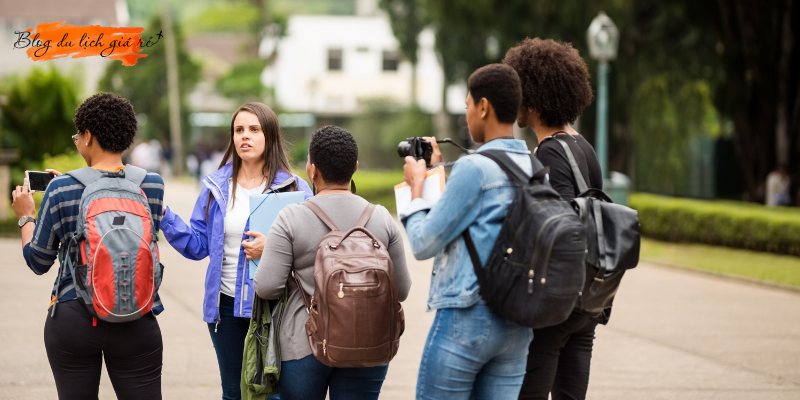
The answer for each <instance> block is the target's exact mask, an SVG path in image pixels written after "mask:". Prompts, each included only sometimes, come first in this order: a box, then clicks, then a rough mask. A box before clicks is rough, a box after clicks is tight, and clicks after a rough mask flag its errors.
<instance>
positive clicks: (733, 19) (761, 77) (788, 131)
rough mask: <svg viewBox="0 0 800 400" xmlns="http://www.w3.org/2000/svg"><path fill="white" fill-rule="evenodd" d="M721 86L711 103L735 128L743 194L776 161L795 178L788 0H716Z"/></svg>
mask: <svg viewBox="0 0 800 400" xmlns="http://www.w3.org/2000/svg"><path fill="white" fill-rule="evenodd" d="M717 7H718V10H716V11H717V12H715V13H713V14H712V17H713V18H711V21H709V22H711V23H715V24H714V25H712V26H715V27H716V28H717V32H718V36H717V37H718V39H719V43H720V47H719V50H720V51H719V57H720V59H721V60H722V62H723V64H724V70H723V71H722V72H723V73H724V80H725V82H724V84H721V85H718V86H717V87H716V89H717V90H716V104H717V107H718V108H719V109H720V111H721V112H722V113H723V114H724V115H726V116H728V117H729V118H730V119H731V120H732V121H733V125H734V129H735V132H736V135H735V141H736V148H737V155H738V156H739V158H740V159H741V165H742V170H743V174H744V181H745V185H746V188H747V193H748V197H749V198H750V199H752V200H756V199H758V198H759V196H758V194H759V192H760V190H759V186H761V185H762V183H763V182H764V179H765V178H766V175H767V174H768V173H769V172H770V171H771V170H772V169H773V168H775V166H776V165H777V164H778V163H785V164H787V165H788V166H789V170H790V171H791V173H792V177H793V181H794V182H795V190H796V189H797V182H798V180H800V41H798V40H797V38H798V37H800V32H799V31H800V9H799V7H798V5H797V4H795V2H793V1H792V0H776V1H768V2H754V1H745V0H733V1H722V0H720V1H718V2H717Z"/></svg>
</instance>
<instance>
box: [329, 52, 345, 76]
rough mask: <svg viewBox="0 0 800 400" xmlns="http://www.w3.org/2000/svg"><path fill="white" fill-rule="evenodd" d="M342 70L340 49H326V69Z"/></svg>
mask: <svg viewBox="0 0 800 400" xmlns="http://www.w3.org/2000/svg"><path fill="white" fill-rule="evenodd" d="M341 70H342V49H328V71H341Z"/></svg>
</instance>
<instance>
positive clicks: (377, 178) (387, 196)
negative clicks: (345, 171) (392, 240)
mask: <svg viewBox="0 0 800 400" xmlns="http://www.w3.org/2000/svg"><path fill="white" fill-rule="evenodd" d="M353 181H355V183H356V192H357V193H358V195H359V196H361V197H363V198H365V199H367V200H369V201H370V202H372V203H376V204H380V205H382V206H384V207H386V208H387V209H389V212H391V213H392V214H395V213H396V211H395V201H394V185H396V184H398V183H400V182H402V181H403V170H402V169H400V168H398V169H397V170H391V171H377V170H370V171H366V170H358V171H356V174H355V175H354V176H353Z"/></svg>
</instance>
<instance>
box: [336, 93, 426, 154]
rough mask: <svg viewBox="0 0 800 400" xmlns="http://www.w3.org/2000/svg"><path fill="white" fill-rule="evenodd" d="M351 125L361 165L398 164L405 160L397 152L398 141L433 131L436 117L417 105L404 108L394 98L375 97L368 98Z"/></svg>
mask: <svg viewBox="0 0 800 400" xmlns="http://www.w3.org/2000/svg"><path fill="white" fill-rule="evenodd" d="M351 128H352V129H351V130H350V131H351V132H352V133H353V136H354V137H355V138H356V142H358V154H359V160H360V162H361V164H362V166H364V167H366V168H370V169H376V168H399V167H400V166H401V165H402V160H400V158H399V157H398V155H397V143H398V142H400V141H401V140H403V139H405V138H407V137H410V136H429V135H431V134H432V132H433V121H432V119H431V116H430V115H429V114H426V113H425V112H423V111H422V110H421V109H420V108H418V107H415V106H411V107H406V108H403V107H401V106H400V105H398V104H396V103H394V102H392V101H391V100H387V99H372V100H369V101H366V102H365V104H364V110H363V112H360V113H359V114H358V115H357V116H356V117H355V119H354V120H353V122H352V127H351Z"/></svg>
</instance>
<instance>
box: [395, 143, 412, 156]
mask: <svg viewBox="0 0 800 400" xmlns="http://www.w3.org/2000/svg"><path fill="white" fill-rule="evenodd" d="M397 155H399V156H400V157H406V156H410V155H411V143H409V142H408V140H403V141H402V142H400V143H398V144H397Z"/></svg>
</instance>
